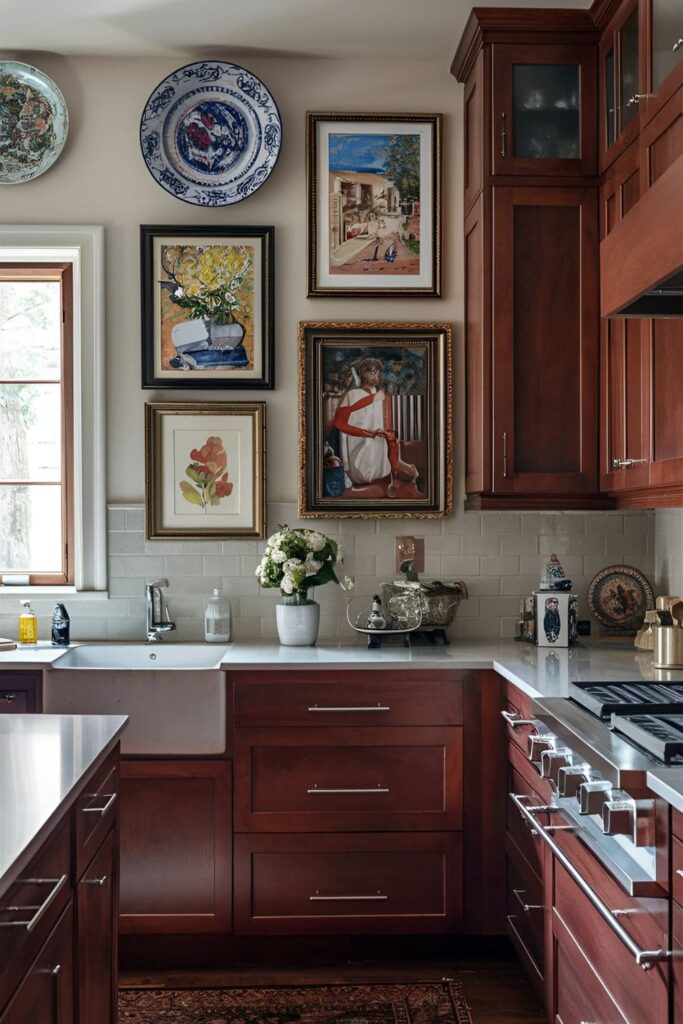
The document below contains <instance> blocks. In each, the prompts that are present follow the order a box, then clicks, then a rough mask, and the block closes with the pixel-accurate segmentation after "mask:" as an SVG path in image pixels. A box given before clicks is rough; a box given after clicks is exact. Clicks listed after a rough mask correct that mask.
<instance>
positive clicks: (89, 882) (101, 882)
mask: <svg viewBox="0 0 683 1024" xmlns="http://www.w3.org/2000/svg"><path fill="white" fill-rule="evenodd" d="M106 881H107V876H106V875H102V877H101V878H84V879H83V885H104V883H105V882H106Z"/></svg>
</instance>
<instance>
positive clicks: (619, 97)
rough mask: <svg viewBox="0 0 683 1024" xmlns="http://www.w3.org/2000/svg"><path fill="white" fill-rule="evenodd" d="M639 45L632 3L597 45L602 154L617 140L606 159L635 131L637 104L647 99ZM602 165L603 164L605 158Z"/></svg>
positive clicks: (637, 20)
mask: <svg viewBox="0 0 683 1024" xmlns="http://www.w3.org/2000/svg"><path fill="white" fill-rule="evenodd" d="M640 44H641V36H640V10H639V7H638V4H637V3H634V4H633V5H632V6H631V7H630V8H629V9H628V10H627V11H626V12H625V13H624V14H619V20H618V22H617V23H616V24H615V25H614V27H613V28H612V29H610V30H608V32H607V33H606V35H605V37H604V39H603V41H602V43H601V47H600V60H601V65H602V82H601V97H602V103H601V106H602V117H601V121H602V124H601V129H600V138H601V140H602V141H601V145H602V152H603V154H605V153H609V152H610V150H611V149H612V147H613V146H614V145H615V143H616V142H619V146H618V147H617V148H616V149H615V150H614V151H613V152H612V153H610V157H609V159H613V158H614V157H615V156H616V155H617V154H618V153H619V152H621V151H622V150H623V149H624V148H625V146H626V145H627V144H628V143H629V142H630V141H631V140H632V139H633V138H635V135H636V134H637V131H638V117H637V114H638V106H639V104H640V103H641V101H642V100H644V99H646V95H645V92H644V88H643V84H642V78H643V72H642V68H643V61H642V55H641V45H640ZM607 162H609V160H608V161H607ZM602 165H603V167H604V166H605V160H604V157H603V159H602Z"/></svg>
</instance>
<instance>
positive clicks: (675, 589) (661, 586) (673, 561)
mask: <svg viewBox="0 0 683 1024" xmlns="http://www.w3.org/2000/svg"><path fill="white" fill-rule="evenodd" d="M655 577H656V580H657V592H658V593H660V594H683V509H680V508H661V509H657V512H656V514H655Z"/></svg>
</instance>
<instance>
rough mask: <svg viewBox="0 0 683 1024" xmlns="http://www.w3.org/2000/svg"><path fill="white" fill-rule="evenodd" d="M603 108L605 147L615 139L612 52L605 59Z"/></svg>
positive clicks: (615, 114) (615, 119)
mask: <svg viewBox="0 0 683 1024" xmlns="http://www.w3.org/2000/svg"><path fill="white" fill-rule="evenodd" d="M605 108H606V113H607V145H608V146H611V145H612V143H613V142H614V140H615V139H616V137H617V111H616V106H615V100H614V50H610V51H609V53H608V54H607V56H606V57H605Z"/></svg>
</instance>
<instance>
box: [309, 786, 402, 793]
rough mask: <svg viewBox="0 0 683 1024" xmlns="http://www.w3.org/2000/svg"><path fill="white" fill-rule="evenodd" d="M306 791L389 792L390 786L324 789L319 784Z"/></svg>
mask: <svg viewBox="0 0 683 1024" xmlns="http://www.w3.org/2000/svg"><path fill="white" fill-rule="evenodd" d="M306 792H307V793H388V792H389V787H388V786H375V787H374V788H370V787H367V788H365V787H362V788H361V787H359V788H357V789H350V788H349V789H345V788H343V787H341V786H340V787H329V788H327V789H323V788H319V787H318V786H314V788H313V789H307V790H306Z"/></svg>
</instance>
